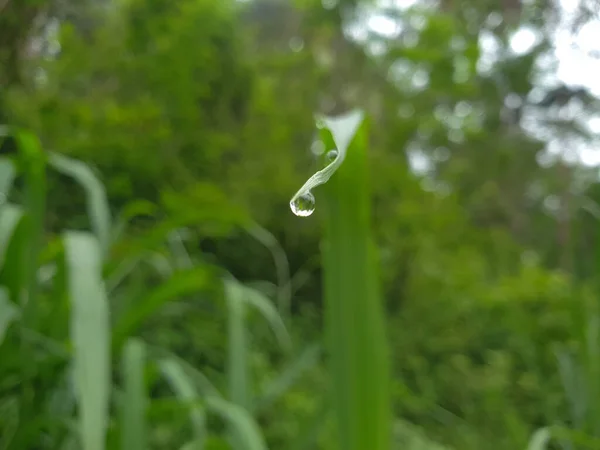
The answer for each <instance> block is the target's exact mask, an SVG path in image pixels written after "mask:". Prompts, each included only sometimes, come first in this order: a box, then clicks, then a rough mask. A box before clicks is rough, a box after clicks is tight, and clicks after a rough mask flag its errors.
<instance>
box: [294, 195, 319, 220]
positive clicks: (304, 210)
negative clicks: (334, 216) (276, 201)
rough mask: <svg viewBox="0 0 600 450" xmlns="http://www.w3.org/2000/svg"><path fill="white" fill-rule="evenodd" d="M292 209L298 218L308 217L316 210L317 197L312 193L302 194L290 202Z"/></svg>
mask: <svg viewBox="0 0 600 450" xmlns="http://www.w3.org/2000/svg"><path fill="white" fill-rule="evenodd" d="M290 208H291V210H292V212H293V213H294V214H295V215H297V216H298V217H308V216H310V215H311V214H312V213H313V212H314V210H315V196H314V195H313V194H312V192H310V191H309V192H307V193H305V194H302V195H301V196H299V197H298V198H297V199H295V200H293V201H291V202H290Z"/></svg>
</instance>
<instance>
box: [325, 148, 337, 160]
mask: <svg viewBox="0 0 600 450" xmlns="http://www.w3.org/2000/svg"><path fill="white" fill-rule="evenodd" d="M337 157H338V151H337V150H335V149H334V150H329V151H328V152H327V160H328V161H333V160H334V159H335V158H337Z"/></svg>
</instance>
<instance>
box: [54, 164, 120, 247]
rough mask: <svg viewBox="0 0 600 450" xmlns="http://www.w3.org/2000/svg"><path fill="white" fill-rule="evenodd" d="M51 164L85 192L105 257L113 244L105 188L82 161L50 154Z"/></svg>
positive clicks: (95, 230) (92, 221) (93, 225)
mask: <svg viewBox="0 0 600 450" xmlns="http://www.w3.org/2000/svg"><path fill="white" fill-rule="evenodd" d="M49 163H50V165H51V166H52V167H54V168H55V169H56V170H57V171H58V172H60V173H62V174H64V175H67V176H70V177H71V178H73V179H74V180H75V181H77V182H78V183H79V184H80V185H81V186H82V187H83V189H84V190H85V192H86V195H87V207H88V215H89V217H90V221H91V225H92V230H93V231H94V234H95V235H96V237H97V238H98V241H99V242H100V246H101V248H102V254H103V256H105V255H106V254H107V252H108V248H109V246H110V242H111V217H110V208H109V206H108V199H107V197H106V190H105V189H104V186H103V185H102V183H101V182H100V180H99V179H98V177H96V175H95V174H94V172H93V171H92V169H91V168H90V167H89V166H88V165H87V164H85V163H83V162H82V161H77V160H75V159H71V158H68V157H66V156H63V155H60V154H58V153H50V157H49Z"/></svg>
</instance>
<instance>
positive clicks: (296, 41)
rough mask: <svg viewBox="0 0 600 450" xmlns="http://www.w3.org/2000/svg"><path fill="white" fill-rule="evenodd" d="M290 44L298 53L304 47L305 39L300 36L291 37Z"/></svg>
mask: <svg viewBox="0 0 600 450" xmlns="http://www.w3.org/2000/svg"><path fill="white" fill-rule="evenodd" d="M289 46H290V49H291V50H292V51H293V52H294V53H298V52H299V51H301V50H302V49H303V48H304V40H303V39H302V38H301V37H299V36H294V37H293V38H291V39H290V42H289Z"/></svg>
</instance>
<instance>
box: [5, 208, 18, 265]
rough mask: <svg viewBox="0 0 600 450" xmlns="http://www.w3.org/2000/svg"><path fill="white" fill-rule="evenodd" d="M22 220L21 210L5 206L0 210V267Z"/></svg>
mask: <svg viewBox="0 0 600 450" xmlns="http://www.w3.org/2000/svg"><path fill="white" fill-rule="evenodd" d="M22 218H23V209H22V208H20V207H18V206H15V205H11V204H6V205H3V206H2V208H0V267H2V265H3V264H4V260H5V255H6V251H7V249H8V245H9V243H10V241H11V239H12V237H13V233H14V232H15V230H16V229H17V226H18V225H19V223H20V221H21V219H22Z"/></svg>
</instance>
